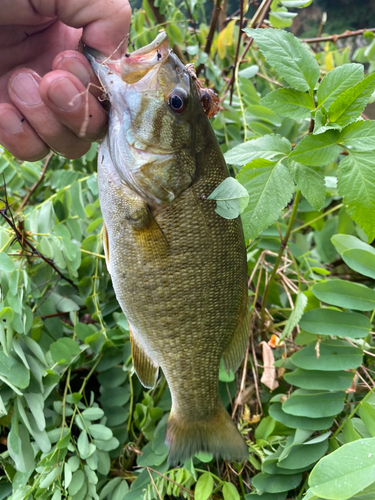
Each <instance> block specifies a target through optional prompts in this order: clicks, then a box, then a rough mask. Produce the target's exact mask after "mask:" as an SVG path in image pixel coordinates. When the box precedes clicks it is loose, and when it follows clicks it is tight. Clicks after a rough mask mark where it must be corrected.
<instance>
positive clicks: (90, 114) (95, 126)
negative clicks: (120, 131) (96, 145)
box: [39, 70, 107, 141]
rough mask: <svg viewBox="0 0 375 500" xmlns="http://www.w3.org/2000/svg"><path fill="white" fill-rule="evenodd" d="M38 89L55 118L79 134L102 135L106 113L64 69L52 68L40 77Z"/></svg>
mask: <svg viewBox="0 0 375 500" xmlns="http://www.w3.org/2000/svg"><path fill="white" fill-rule="evenodd" d="M39 92H40V96H41V98H42V100H43V102H44V103H45V104H46V106H48V108H49V109H50V110H51V111H53V114H54V115H55V117H56V118H57V119H58V120H59V121H60V122H61V123H63V124H64V125H65V126H66V127H67V128H68V129H69V130H71V131H72V132H74V134H76V135H77V136H78V137H80V138H82V139H84V138H86V139H89V140H90V141H94V140H97V139H99V138H101V137H103V135H104V133H105V130H106V126H107V114H106V113H105V111H104V109H103V108H102V106H101V105H100V104H99V102H98V101H97V99H95V97H94V96H92V95H91V94H90V92H89V91H88V90H87V88H86V87H85V86H84V85H82V83H81V82H80V80H78V78H77V77H76V76H74V75H72V74H71V73H68V72H67V71H61V70H56V71H51V72H50V73H47V74H46V75H44V77H43V78H42V80H41V82H40V85H39Z"/></svg>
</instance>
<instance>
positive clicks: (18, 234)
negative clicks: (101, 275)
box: [0, 184, 77, 288]
mask: <svg viewBox="0 0 375 500" xmlns="http://www.w3.org/2000/svg"><path fill="white" fill-rule="evenodd" d="M4 192H5V200H2V201H3V202H4V204H5V207H4V208H3V209H1V210H0V215H1V216H2V217H3V219H5V221H6V222H7V223H8V224H9V226H10V227H11V228H12V230H13V231H14V233H15V235H16V239H17V241H18V243H19V244H20V245H21V247H22V249H23V250H25V251H26V249H25V247H24V245H27V246H28V247H29V248H30V249H31V251H32V252H33V254H35V255H37V256H38V257H40V258H41V259H42V260H44V262H46V263H47V264H48V265H49V266H50V267H52V269H53V270H54V271H55V272H56V273H57V274H58V275H59V276H60V278H61V279H63V280H65V281H67V282H68V283H70V284H71V285H72V286H74V288H77V287H76V285H75V284H74V283H73V281H72V280H71V279H70V278H67V277H66V276H64V275H63V274H62V273H61V271H59V269H57V267H56V266H55V264H54V263H53V262H52V260H50V259H48V258H47V257H45V256H44V255H43V254H41V253H40V252H39V251H38V250H37V249H36V248H35V247H34V245H32V244H31V243H30V242H29V240H27V239H26V238H24V236H23V235H22V233H21V232H20V231H19V230H18V229H17V227H16V224H15V222H14V219H13V215H12V212H11V211H10V205H9V203H8V197H7V193H6V186H5V184H4ZM7 212H9V214H10V216H8V215H7Z"/></svg>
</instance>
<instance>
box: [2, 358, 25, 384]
mask: <svg viewBox="0 0 375 500" xmlns="http://www.w3.org/2000/svg"><path fill="white" fill-rule="evenodd" d="M0 375H2V376H3V377H6V378H7V379H8V380H9V382H10V383H11V384H13V385H15V386H16V387H19V388H20V389H25V388H26V387H27V386H28V385H29V382H30V372H29V370H28V369H27V368H26V367H25V366H24V365H22V364H21V363H19V362H18V361H16V360H15V359H14V358H13V357H12V356H11V355H10V356H7V355H6V354H5V353H4V352H2V351H0Z"/></svg>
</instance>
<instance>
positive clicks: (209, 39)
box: [195, 0, 222, 76]
mask: <svg viewBox="0 0 375 500" xmlns="http://www.w3.org/2000/svg"><path fill="white" fill-rule="evenodd" d="M221 2H222V0H216V3H215V7H214V10H213V11H212V16H211V22H210V29H209V30H208V35H207V38H206V46H205V48H204V52H205V53H206V54H209V53H210V50H211V45H212V41H213V39H214V35H215V31H216V25H217V22H218V20H219V16H220V12H221ZM203 67H204V65H203V64H199V66H198V67H197V69H196V71H195V72H196V74H197V76H199V73H200V72H201V71H202V69H203Z"/></svg>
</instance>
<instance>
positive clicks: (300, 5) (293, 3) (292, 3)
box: [280, 0, 312, 9]
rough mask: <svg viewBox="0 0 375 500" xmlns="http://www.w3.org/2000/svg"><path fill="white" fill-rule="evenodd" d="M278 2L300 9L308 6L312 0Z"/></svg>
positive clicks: (284, 0) (283, 0)
mask: <svg viewBox="0 0 375 500" xmlns="http://www.w3.org/2000/svg"><path fill="white" fill-rule="evenodd" d="M280 3H281V5H284V7H289V8H291V9H297V8H298V9H302V8H303V7H308V6H309V5H310V4H311V3H312V0H281V1H280Z"/></svg>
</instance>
